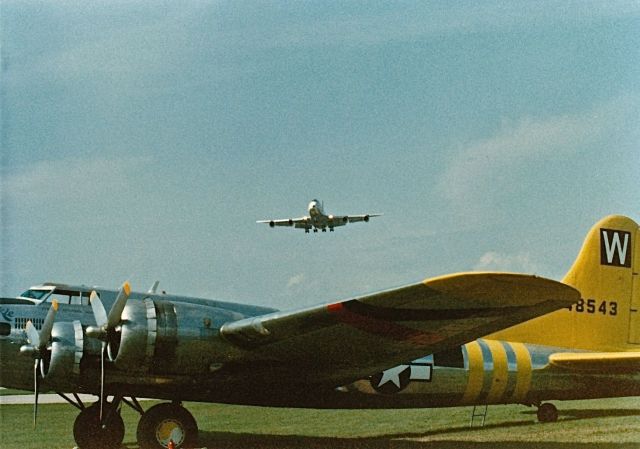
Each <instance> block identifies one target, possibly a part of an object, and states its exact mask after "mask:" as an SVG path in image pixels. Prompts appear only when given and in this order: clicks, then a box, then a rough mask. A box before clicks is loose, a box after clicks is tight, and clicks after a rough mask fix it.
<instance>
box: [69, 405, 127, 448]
mask: <svg viewBox="0 0 640 449" xmlns="http://www.w3.org/2000/svg"><path fill="white" fill-rule="evenodd" d="M109 408H110V405H109V404H108V403H105V404H104V410H103V415H104V416H105V417H107V418H106V421H105V422H104V424H105V427H103V426H102V425H100V404H98V403H96V404H93V405H91V406H89V407H87V408H85V409H84V410H82V411H81V412H80V414H79V415H78V416H77V417H76V420H75V421H74V423H73V438H74V439H75V441H76V444H77V445H78V447H79V448H81V449H111V448H118V447H120V445H121V444H122V440H124V422H123V421H122V417H121V416H120V411H119V410H118V411H113V412H111V413H110V410H109Z"/></svg>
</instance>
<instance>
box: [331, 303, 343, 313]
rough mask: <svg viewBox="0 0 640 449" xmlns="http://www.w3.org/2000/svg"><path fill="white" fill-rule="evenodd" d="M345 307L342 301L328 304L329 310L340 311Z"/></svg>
mask: <svg viewBox="0 0 640 449" xmlns="http://www.w3.org/2000/svg"><path fill="white" fill-rule="evenodd" d="M343 307H344V306H343V305H342V303H341V302H337V303H335V304H329V305H328V306H327V310H328V311H329V312H339V311H340V310H342V308H343Z"/></svg>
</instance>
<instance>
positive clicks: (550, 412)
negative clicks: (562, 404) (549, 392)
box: [537, 402, 558, 422]
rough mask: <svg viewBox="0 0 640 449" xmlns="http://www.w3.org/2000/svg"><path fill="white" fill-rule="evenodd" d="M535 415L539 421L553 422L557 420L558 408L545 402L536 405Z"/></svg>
mask: <svg viewBox="0 0 640 449" xmlns="http://www.w3.org/2000/svg"><path fill="white" fill-rule="evenodd" d="M537 415H538V421H540V422H555V421H557V420H558V409H557V408H556V406H555V405H553V404H550V403H548V402H547V403H545V404H540V405H539V406H538V412H537Z"/></svg>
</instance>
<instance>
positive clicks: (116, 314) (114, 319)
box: [107, 282, 131, 329]
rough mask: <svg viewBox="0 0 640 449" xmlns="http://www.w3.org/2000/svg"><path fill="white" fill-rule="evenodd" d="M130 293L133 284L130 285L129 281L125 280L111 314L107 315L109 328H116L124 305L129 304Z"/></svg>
mask: <svg viewBox="0 0 640 449" xmlns="http://www.w3.org/2000/svg"><path fill="white" fill-rule="evenodd" d="M130 293H131V286H130V285H129V282H125V283H124V284H122V287H121V288H120V291H119V292H118V296H117V297H116V300H115V302H114V303H113V306H112V307H111V310H110V311H109V316H108V317H107V329H114V328H115V327H116V326H117V325H118V323H119V322H120V317H121V315H122V311H123V310H124V306H126V305H127V299H129V294H130Z"/></svg>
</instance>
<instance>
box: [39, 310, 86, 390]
mask: <svg viewBox="0 0 640 449" xmlns="http://www.w3.org/2000/svg"><path fill="white" fill-rule="evenodd" d="M51 341H52V343H51V349H50V350H49V351H48V353H47V355H46V356H45V357H43V359H42V363H41V364H40V371H41V375H42V377H43V378H44V379H45V382H46V383H47V384H49V385H52V386H55V387H56V389H60V390H64V389H65V387H69V388H75V387H77V384H78V379H79V377H80V360H81V359H82V354H83V346H84V333H83V331H82V325H81V324H80V321H77V320H76V321H62V322H58V323H54V325H53V329H52V331H51Z"/></svg>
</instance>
